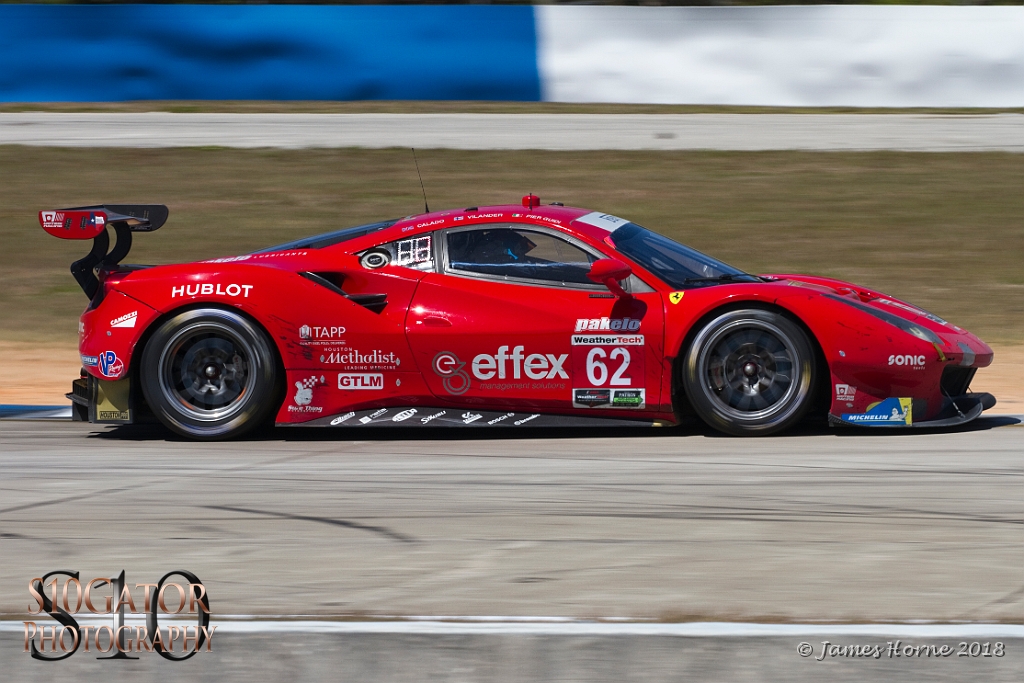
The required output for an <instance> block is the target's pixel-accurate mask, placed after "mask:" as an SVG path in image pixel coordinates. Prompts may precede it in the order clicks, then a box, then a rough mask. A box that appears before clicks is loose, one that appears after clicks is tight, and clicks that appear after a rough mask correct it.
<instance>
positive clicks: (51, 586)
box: [24, 569, 217, 662]
mask: <svg viewBox="0 0 1024 683" xmlns="http://www.w3.org/2000/svg"><path fill="white" fill-rule="evenodd" d="M58 576H65V577H67V578H66V579H64V585H63V588H62V589H61V590H60V591H59V594H60V599H59V601H58V597H57V596H58V590H57V588H58V583H59V581H58V580H57V578H56V577H58ZM174 576H180V577H181V578H183V579H184V580H185V581H183V582H168V579H170V578H171V577H174ZM106 586H109V587H110V594H109V595H98V594H97V593H98V592H104V593H105V592H106V590H105V587H106ZM135 588H136V589H141V590H142V596H141V597H142V599H141V600H140V601H139V605H140V606H141V609H137V608H136V602H135V599H134V598H133V596H132V591H131V589H130V588H129V586H128V585H127V584H125V579H124V572H123V571H122V572H121V574H120V575H119V576H118V577H117V578H96V579H93V580H91V581H89V582H88V583H86V584H85V588H84V590H83V588H82V581H81V580H80V579H79V577H78V572H65V571H53V572H50V573H48V574H44V575H43V576H41V577H38V578H34V579H32V580H31V581H29V583H28V592H29V595H30V596H31V597H32V599H33V600H34V601H35V604H34V605H29V608H28V613H29V614H30V615H40V617H42V616H48V617H51V618H52V619H53V620H54V621H56V622H57V623H56V624H45V623H44V624H39V623H37V622H35V621H26V622H24V624H25V652H30V653H32V658H33V659H41V660H43V661H46V662H56V661H60V660H62V659H67V658H68V657H70V656H71V655H73V654H75V653H76V652H78V650H79V648H83V649H84V650H85V651H86V652H91V651H92V649H91V647H95V651H96V652H99V653H108V652H112V651H113V654H111V655H109V656H107V657H97V659H138V657H132V656H131V655H130V654H129V653H131V652H133V651H134V652H156V653H157V654H159V655H160V656H161V657H163V658H164V659H170V660H172V661H182V660H185V659H188V658H189V657H192V656H193V655H195V654H196V653H197V652H199V650H200V649H201V648H202V647H203V645H206V651H207V652H210V650H211V644H212V641H213V632H214V631H215V630H217V627H216V626H212V627H211V626H210V597H209V596H208V595H207V594H206V586H204V585H203V582H202V581H200V580H199V577H197V576H196V575H195V574H193V573H192V572H187V571H184V570H180V569H179V570H176V571H172V572H168V573H166V574H164V575H163V577H162V578H161V579H160V580H159V581H157V582H156V583H137V584H135ZM168 589H171V590H170V591H169V590H168ZM72 594H73V597H72ZM97 600H102V606H97V604H96V601H97ZM168 602H169V603H170V606H169V605H168ZM175 602H177V605H175ZM186 602H187V603H188V611H187V614H195V615H196V623H195V624H194V625H192V624H190V625H178V624H175V625H174V626H168V627H167V628H161V626H160V614H165V615H167V614H182V613H185V606H186ZM83 605H84V606H85V608H86V610H88V612H89V613H90V614H96V615H101V614H109V615H112V618H113V624H112V625H111V626H107V625H106V624H104V625H102V626H97V625H95V624H81V625H80V624H79V623H78V620H77V619H75V617H74V616H73V615H76V614H78V613H79V612H80V611H81V610H82V606H83ZM126 608H127V609H130V610H131V613H132V614H142V613H144V614H145V615H146V625H145V626H126V625H125V623H124V615H125V609H126ZM103 636H105V637H103ZM179 640H180V641H181V647H180V649H178V651H177V653H175V643H176V642H178V641H179ZM37 642H38V645H37ZM104 645H106V647H104ZM47 646H49V649H47Z"/></svg>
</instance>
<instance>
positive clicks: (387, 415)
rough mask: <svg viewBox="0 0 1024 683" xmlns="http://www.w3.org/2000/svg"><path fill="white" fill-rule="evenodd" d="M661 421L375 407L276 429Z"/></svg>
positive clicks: (655, 423) (637, 424)
mask: <svg viewBox="0 0 1024 683" xmlns="http://www.w3.org/2000/svg"><path fill="white" fill-rule="evenodd" d="M669 424H670V423H668V422H664V421H662V420H650V419H648V420H628V419H622V418H615V417H608V418H605V417H587V416H577V415H549V414H545V413H526V412H502V411H495V410H467V409H465V408H424V407H422V406H417V407H416V408H404V407H400V408H377V409H368V410H355V411H351V412H347V413H341V414H340V415H330V416H327V417H321V418H317V419H315V420H311V421H309V422H299V423H290V422H289V423H283V422H278V423H277V426H278V427H660V426H668V425H669Z"/></svg>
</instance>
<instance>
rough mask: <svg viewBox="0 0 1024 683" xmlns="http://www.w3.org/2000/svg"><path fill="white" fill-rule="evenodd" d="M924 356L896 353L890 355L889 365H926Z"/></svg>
mask: <svg viewBox="0 0 1024 683" xmlns="http://www.w3.org/2000/svg"><path fill="white" fill-rule="evenodd" d="M924 362H925V359H924V356H909V355H904V356H900V355H894V356H889V365H911V366H914V367H920V368H923V367H924Z"/></svg>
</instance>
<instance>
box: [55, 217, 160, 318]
mask: <svg viewBox="0 0 1024 683" xmlns="http://www.w3.org/2000/svg"><path fill="white" fill-rule="evenodd" d="M167 215H168V211H167V207H166V206H164V205H162V204H103V205H100V206H80V207H77V208H73V209H55V210H53V211H40V212H39V225H41V226H42V228H43V230H45V231H46V232H48V233H50V234H51V235H53V236H54V237H60V238H61V239H66V240H87V239H91V240H92V241H93V242H92V251H90V252H89V253H88V254H87V255H86V256H85V257H84V258H81V259H79V260H78V261H75V262H74V263H72V264H71V274H72V275H74V276H75V280H77V281H78V284H79V285H80V286H81V287H82V291H84V292H85V294H86V296H88V297H89V298H90V299H92V298H93V297H94V296H95V295H96V291H97V290H98V289H99V278H97V276H96V270H97V269H104V268H106V269H108V270H109V269H112V268H114V267H115V266H117V264H119V263H120V262H121V259H123V258H124V257H125V256H127V255H128V251H129V250H130V249H131V248H132V233H133V232H153V231H154V230H157V229H159V228H160V227H161V226H162V225H163V224H164V223H166V222H167ZM108 225H109V226H111V227H112V228H113V229H114V234H115V235H116V236H117V242H116V243H115V245H114V248H113V249H110V236H109V233H108V232H107V226H108Z"/></svg>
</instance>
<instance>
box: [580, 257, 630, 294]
mask: <svg viewBox="0 0 1024 683" xmlns="http://www.w3.org/2000/svg"><path fill="white" fill-rule="evenodd" d="M632 274H633V269H632V268H630V267H629V264H628V263H623V262H622V261H620V260H619V259H616V258H603V259H598V260H597V261H594V262H593V263H592V264H590V272H589V273H587V277H588V278H590V279H591V280H593V281H594V282H596V283H598V284H599V285H604V286H605V287H607V288H608V289H609V290H611V292H612V293H613V294H614V295H615V296H617V297H619V298H620V299H632V298H633V297H632V295H631V294H629V292H627V291H626V290H624V289H623V288H622V285H620V284H619V282H621V281H622V280H625V279H628V278H629V276H630V275H632Z"/></svg>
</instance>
